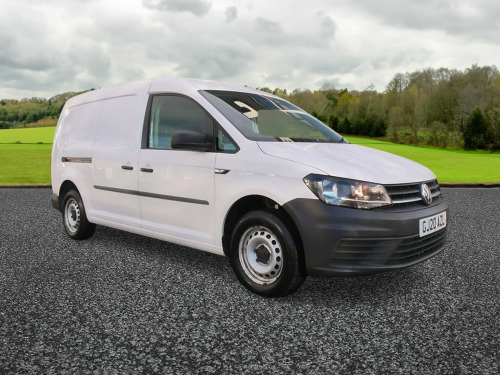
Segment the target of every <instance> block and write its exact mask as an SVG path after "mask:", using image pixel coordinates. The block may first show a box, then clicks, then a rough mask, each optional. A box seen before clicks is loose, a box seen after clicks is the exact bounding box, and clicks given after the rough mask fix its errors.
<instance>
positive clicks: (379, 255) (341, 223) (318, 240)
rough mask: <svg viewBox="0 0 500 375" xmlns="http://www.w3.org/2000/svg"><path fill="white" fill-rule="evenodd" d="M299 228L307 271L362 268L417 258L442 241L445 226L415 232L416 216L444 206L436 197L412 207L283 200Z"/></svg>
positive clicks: (336, 271) (394, 266)
mask: <svg viewBox="0 0 500 375" xmlns="http://www.w3.org/2000/svg"><path fill="white" fill-rule="evenodd" d="M284 208H285V210H286V211H287V212H288V214H289V215H290V216H291V217H292V219H293V220H294V222H295V224H296V225H297V228H298V230H299V233H300V236H301V239H302V244H303V247H304V257H305V266H306V271H307V274H308V275H317V276H327V275H335V274H366V273H376V272H383V271H389V270H393V269H398V268H404V267H408V266H411V265H414V264H417V263H420V262H422V261H424V260H426V259H428V258H430V257H432V256H434V255H436V254H437V253H439V252H440V251H441V250H442V249H443V248H444V245H445V242H446V234H447V227H446V228H445V229H442V230H440V231H438V232H435V233H432V234H431V235H428V236H424V237H420V236H419V220H420V219H422V218H424V217H428V216H432V215H435V214H438V213H440V212H443V211H446V212H447V215H446V216H447V218H448V204H447V203H446V202H444V201H443V200H442V199H440V202H436V204H434V205H432V206H430V207H425V206H422V208H420V209H416V210H415V209H413V210H411V211H405V212H401V211H399V212H398V211H394V210H391V208H380V209H374V210H362V209H351V208H343V207H336V206H330V205H327V204H325V203H322V202H321V201H320V200H319V199H295V200H293V201H290V202H288V203H287V204H285V205H284Z"/></svg>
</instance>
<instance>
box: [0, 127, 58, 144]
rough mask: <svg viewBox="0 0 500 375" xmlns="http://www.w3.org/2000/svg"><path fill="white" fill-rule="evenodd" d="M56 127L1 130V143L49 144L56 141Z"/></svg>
mask: <svg viewBox="0 0 500 375" xmlns="http://www.w3.org/2000/svg"><path fill="white" fill-rule="evenodd" d="M55 131H56V127H55V126H48V127H43V128H23V129H1V130H0V143H18V142H19V143H43V144H46V143H49V144H52V141H53V140H54V133H55Z"/></svg>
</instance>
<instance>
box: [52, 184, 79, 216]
mask: <svg viewBox="0 0 500 375" xmlns="http://www.w3.org/2000/svg"><path fill="white" fill-rule="evenodd" d="M70 190H76V191H77V192H78V194H80V196H81V195H82V194H81V193H80V191H79V190H78V188H77V187H76V185H75V183H74V182H73V181H71V180H65V181H64V182H63V183H62V184H61V187H60V188H59V195H58V200H59V211H62V208H63V207H62V204H63V201H64V197H65V196H66V194H67V193H68V192H69V191H70Z"/></svg>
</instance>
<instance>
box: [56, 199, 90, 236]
mask: <svg viewBox="0 0 500 375" xmlns="http://www.w3.org/2000/svg"><path fill="white" fill-rule="evenodd" d="M62 217H63V223H64V229H66V233H67V234H68V236H69V237H71V238H72V239H74V240H84V239H86V238H89V237H91V236H92V235H93V234H94V231H95V228H96V225H95V224H93V223H91V222H89V221H88V220H87V215H86V213H85V207H84V205H83V201H82V198H81V197H80V194H79V193H78V192H77V191H76V190H70V191H69V192H68V193H67V194H66V195H65V196H64V201H63V211H62Z"/></svg>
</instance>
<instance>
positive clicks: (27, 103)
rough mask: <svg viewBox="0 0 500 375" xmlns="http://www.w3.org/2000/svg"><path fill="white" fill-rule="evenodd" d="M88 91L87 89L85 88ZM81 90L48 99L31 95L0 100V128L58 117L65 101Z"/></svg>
mask: <svg viewBox="0 0 500 375" xmlns="http://www.w3.org/2000/svg"><path fill="white" fill-rule="evenodd" d="M86 91H89V90H86ZM86 91H81V92H66V93H63V94H59V95H55V96H53V97H52V98H50V99H45V98H39V97H32V98H24V99H21V100H16V99H1V100H0V129H9V128H15V127H24V126H26V125H27V124H30V123H34V122H37V121H38V120H43V119H46V118H47V117H49V118H52V119H58V118H59V115H60V114H61V111H62V109H63V107H64V104H65V103H66V101H67V100H68V99H69V98H71V97H73V96H75V95H78V94H81V93H83V92H86Z"/></svg>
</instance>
